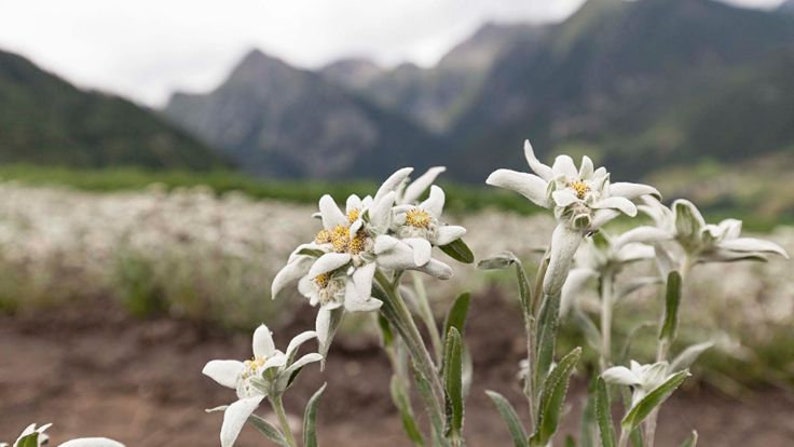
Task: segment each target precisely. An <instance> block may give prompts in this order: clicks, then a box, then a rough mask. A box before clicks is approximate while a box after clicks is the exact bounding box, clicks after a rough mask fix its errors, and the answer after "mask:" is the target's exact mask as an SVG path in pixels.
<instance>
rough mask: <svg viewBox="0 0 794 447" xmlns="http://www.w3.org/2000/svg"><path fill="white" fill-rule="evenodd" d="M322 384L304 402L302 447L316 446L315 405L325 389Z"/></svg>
mask: <svg viewBox="0 0 794 447" xmlns="http://www.w3.org/2000/svg"><path fill="white" fill-rule="evenodd" d="M326 385H327V384H325V383H324V384H323V386H321V387H320V389H318V390H317V392H315V393H314V395H312V397H311V398H310V399H309V402H308V403H306V410H305V412H304V414H303V446H304V447H317V405H318V404H319V403H320V397H322V395H323V391H325V386H326Z"/></svg>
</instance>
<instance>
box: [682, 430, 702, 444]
mask: <svg viewBox="0 0 794 447" xmlns="http://www.w3.org/2000/svg"><path fill="white" fill-rule="evenodd" d="M697 444H698V432H697V431H695V430H692V434H691V435H689V437H688V438H687V439H686V441H684V442H683V444H681V447H695V446H697Z"/></svg>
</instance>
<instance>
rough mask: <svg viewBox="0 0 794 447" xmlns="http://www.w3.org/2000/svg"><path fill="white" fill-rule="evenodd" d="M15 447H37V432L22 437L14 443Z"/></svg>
mask: <svg viewBox="0 0 794 447" xmlns="http://www.w3.org/2000/svg"><path fill="white" fill-rule="evenodd" d="M14 446H15V447H39V432H37V431H34V432H33V433H31V434H29V435H27V436H23V437H21V438H19V439H18V440H17V442H16V443H14Z"/></svg>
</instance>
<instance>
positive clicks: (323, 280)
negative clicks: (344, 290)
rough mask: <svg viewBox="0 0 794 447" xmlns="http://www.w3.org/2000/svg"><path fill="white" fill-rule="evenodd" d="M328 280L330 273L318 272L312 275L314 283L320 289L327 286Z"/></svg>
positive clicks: (329, 279)
mask: <svg viewBox="0 0 794 447" xmlns="http://www.w3.org/2000/svg"><path fill="white" fill-rule="evenodd" d="M330 281H331V275H330V274H329V273H320V274H319V275H317V276H315V277H314V283H315V284H317V287H319V288H321V289H324V288H325V287H326V286H328V283H329V282H330Z"/></svg>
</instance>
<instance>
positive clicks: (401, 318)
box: [375, 270, 445, 437]
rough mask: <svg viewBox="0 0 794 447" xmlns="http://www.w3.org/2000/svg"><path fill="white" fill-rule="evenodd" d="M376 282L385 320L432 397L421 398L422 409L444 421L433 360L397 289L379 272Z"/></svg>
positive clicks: (439, 389)
mask: <svg viewBox="0 0 794 447" xmlns="http://www.w3.org/2000/svg"><path fill="white" fill-rule="evenodd" d="M375 281H376V282H377V284H378V286H379V288H380V289H381V290H382V291H383V293H384V294H385V296H386V298H387V300H388V302H387V303H386V302H385V303H384V309H383V310H384V316H385V317H386V318H387V319H388V320H389V321H390V322H391V323H392V325H393V326H394V327H395V328H396V329H397V331H398V332H399V333H400V336H401V337H402V338H403V341H404V342H405V346H406V347H407V348H408V352H409V353H410V354H411V358H412V359H413V361H414V364H415V365H416V368H417V370H418V371H419V373H420V374H421V375H422V376H424V378H425V379H426V380H427V382H428V384H429V385H430V391H431V394H432V396H430V398H424V396H423V398H424V400H425V406H426V407H427V409H428V411H429V412H430V413H431V414H429V415H428V416H430V418H431V419H440V420H444V417H445V412H444V387H443V385H442V384H441V379H440V378H439V375H438V370H437V368H436V366H435V365H434V363H433V359H432V357H431V355H430V353H429V352H428V351H427V348H426V347H425V344H424V342H423V340H422V336H421V334H420V333H419V329H418V328H417V327H416V323H415V322H414V319H413V317H412V316H411V312H410V311H409V310H408V306H406V304H405V301H404V300H403V299H402V297H401V296H400V294H399V289H398V285H397V284H396V283H392V281H390V280H389V279H388V278H387V277H386V275H385V274H383V272H381V271H380V270H377V271H376V272H375ZM421 394H422V393H420V395H421ZM439 437H443V433H439Z"/></svg>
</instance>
